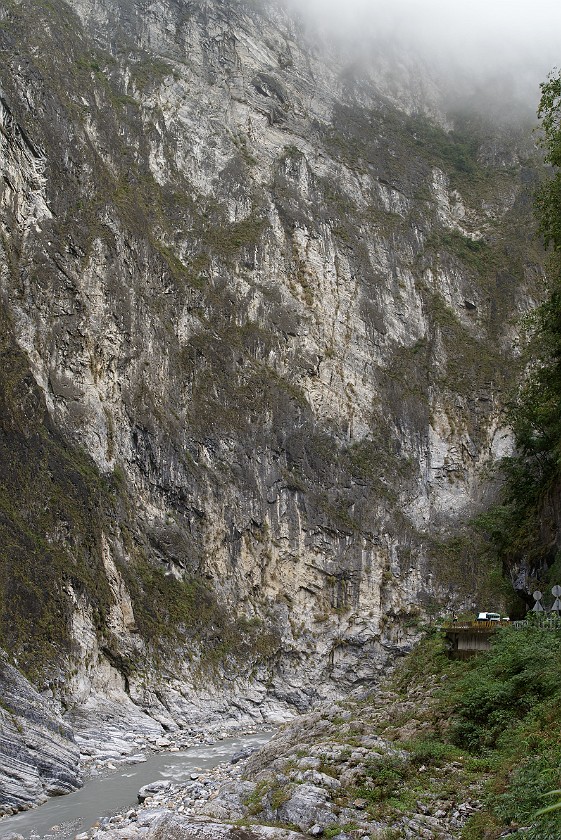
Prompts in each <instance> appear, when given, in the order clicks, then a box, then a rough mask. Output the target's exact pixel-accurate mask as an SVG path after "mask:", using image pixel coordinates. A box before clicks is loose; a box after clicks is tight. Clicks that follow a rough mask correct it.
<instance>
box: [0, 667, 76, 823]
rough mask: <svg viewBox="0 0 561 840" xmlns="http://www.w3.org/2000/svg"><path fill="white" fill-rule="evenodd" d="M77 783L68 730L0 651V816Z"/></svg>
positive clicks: (70, 737) (72, 746)
mask: <svg viewBox="0 0 561 840" xmlns="http://www.w3.org/2000/svg"><path fill="white" fill-rule="evenodd" d="M81 784H82V780H81V777H80V771H79V750H78V747H77V746H76V743H75V741H74V737H73V733H72V730H71V729H70V727H69V726H68V725H67V724H65V723H64V722H63V720H62V718H61V717H60V715H58V714H57V713H56V711H55V710H54V708H53V707H52V705H51V704H50V703H49V701H48V700H47V699H46V698H44V697H42V696H41V695H40V694H39V693H38V692H37V691H36V690H35V689H34V688H33V686H32V685H31V684H30V683H29V682H28V681H27V680H25V679H24V678H23V677H22V676H21V674H20V673H19V672H18V671H17V670H16V669H15V668H13V667H12V666H11V665H9V664H8V663H7V662H6V659H5V658H4V657H3V656H0V816H1V815H2V814H11V813H13V812H15V811H18V810H20V809H21V808H29V807H30V806H31V805H35V804H36V803H37V802H38V801H41V800H45V799H46V798H47V796H60V795H62V794H65V793H69V792H70V791H72V790H76V788H78V787H80V785H81Z"/></svg>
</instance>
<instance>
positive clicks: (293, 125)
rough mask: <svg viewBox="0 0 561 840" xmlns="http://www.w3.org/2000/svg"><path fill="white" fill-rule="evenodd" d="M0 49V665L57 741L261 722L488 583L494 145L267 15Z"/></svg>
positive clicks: (517, 168)
mask: <svg viewBox="0 0 561 840" xmlns="http://www.w3.org/2000/svg"><path fill="white" fill-rule="evenodd" d="M31 19H33V20H34V21H35V25H34V26H33V27H32V28H31V27H30V26H29V20H31ZM0 50H1V53H2V65H1V67H2V69H1V71H0V72H1V77H0V87H1V90H0V105H1V109H0V155H1V158H0V159H1V161H2V176H3V177H2V181H1V182H0V224H1V233H2V237H1V249H2V262H1V264H0V283H1V291H2V297H3V306H4V308H5V315H3V319H4V322H3V354H4V357H5V360H6V364H5V365H4V366H3V367H4V369H3V372H2V374H3V376H4V377H5V380H6V384H5V389H4V400H5V409H4V412H3V420H2V429H3V435H4V438H3V440H4V444H3V446H4V455H5V460H6V463H7V464H9V465H10V469H9V471H8V472H7V474H6V476H7V477H6V479H5V480H4V483H3V495H2V520H1V522H2V528H3V533H5V534H10V535H11V537H10V540H8V541H6V540H4V548H3V549H2V550H3V554H2V588H1V594H2V599H3V602H2V603H3V607H2V614H1V616H0V625H1V640H2V643H3V645H4V646H5V647H9V650H10V652H11V653H12V655H13V656H14V657H15V659H14V661H15V662H17V663H18V664H19V665H20V666H21V667H22V668H24V669H25V670H26V672H27V673H28V674H29V673H30V674H32V676H33V677H34V679H36V680H37V682H38V683H39V684H42V683H45V682H48V683H49V685H50V687H51V689H52V690H53V691H54V692H55V694H56V696H58V697H60V698H61V699H62V701H63V703H64V704H65V707H66V708H67V709H68V715H69V719H72V720H73V721H74V723H75V725H76V726H77V727H78V729H79V730H84V729H87V728H88V726H92V725H93V724H92V720H93V718H92V715H93V714H94V712H95V710H99V709H105V708H106V705H105V704H110V705H111V704H112V705H111V708H112V709H113V710H115V709H118V710H119V713H120V714H121V716H122V719H123V721H126V720H127V719H129V720H130V716H131V715H132V716H134V715H136V714H137V712H138V709H145V710H147V711H149V713H150V714H151V715H153V716H154V717H155V719H156V720H157V721H159V723H160V724H161V725H163V726H165V727H168V728H169V727H174V726H176V725H178V724H179V725H185V723H186V722H189V721H191V722H192V721H197V720H201V719H204V718H206V719H208V718H212V717H213V716H215V717H216V719H218V718H224V717H230V718H240V717H245V718H249V717H255V716H256V715H265V716H267V715H271V714H277V713H280V711H281V710H282V709H284V708H286V707H289V708H295V707H296V708H306V707H307V706H308V705H309V704H310V702H312V701H313V700H314V699H315V698H317V697H319V696H325V695H329V694H337V693H340V692H342V691H346V690H348V689H350V688H352V687H353V686H355V685H357V684H360V683H361V682H362V681H365V680H371V679H373V678H375V677H376V674H377V673H378V672H379V671H380V670H381V669H383V668H384V665H385V663H386V661H387V659H388V657H391V656H392V655H393V654H394V653H395V652H397V651H399V650H400V649H401V648H403V649H406V648H407V646H408V644H409V642H410V640H411V639H412V638H414V636H415V635H416V632H417V631H416V627H415V621H416V619H417V618H418V617H419V616H423V615H426V613H427V612H430V611H431V610H432V609H434V608H435V605H438V604H440V605H445V606H455V607H456V608H459V607H461V606H462V605H466V604H470V603H471V604H472V603H474V601H475V600H476V599H477V598H482V597H484V596H485V595H487V594H488V593H489V592H492V591H494V590H493V588H492V584H491V583H490V582H489V575H488V574H487V572H486V570H484V569H482V568H481V566H480V564H478V562H477V558H476V557H475V556H474V554H473V548H472V546H471V545H470V543H469V541H466V540H464V541H462V538H461V535H462V529H463V527H464V525H465V523H466V521H467V520H468V519H469V517H470V516H471V515H472V514H473V513H474V512H475V511H477V510H478V509H479V507H480V506H481V505H482V504H483V503H484V501H485V493H486V492H488V491H487V489H486V488H487V483H486V482H487V479H486V478H482V474H483V473H484V472H485V469H486V468H487V467H488V466H489V465H491V464H492V463H493V462H494V460H495V459H496V458H497V457H498V456H500V455H501V454H503V453H505V452H506V451H508V448H509V446H510V437H509V432H508V429H506V428H505V427H504V421H503V419H502V410H503V404H504V399H505V395H506V393H507V389H508V386H509V382H510V381H511V377H512V374H513V371H514V369H515V366H516V362H515V355H516V354H515V352H514V344H515V340H516V329H515V322H516V319H517V317H518V315H519V313H520V312H521V311H524V310H525V309H527V307H528V306H529V301H531V299H532V297H533V296H536V295H537V294H539V291H538V289H539V281H540V278H541V267H540V253H539V251H538V250H537V249H536V246H535V245H534V244H533V239H532V222H531V194H532V190H533V185H534V183H535V180H536V177H537V175H536V171H537V169H536V167H537V166H538V164H537V163H536V161H535V160H534V151H533V146H532V138H531V134H530V131H529V129H528V127H527V126H525V125H516V124H515V123H514V121H513V122H512V123H511V124H510V125H493V124H491V122H490V121H489V120H487V119H485V118H484V117H479V116H477V114H476V113H475V112H473V111H472V112H469V113H468V112H465V113H463V114H462V113H451V112H450V110H449V109H447V108H446V107H445V105H444V101H445V100H444V98H443V96H442V92H441V91H440V89H439V84H438V82H437V81H435V80H434V79H431V78H430V75H429V74H428V71H426V69H425V68H423V67H421V66H420V65H419V64H418V63H415V62H414V61H413V59H411V58H408V57H403V56H400V57H398V58H399V64H396V63H395V62H396V61H397V59H396V57H395V56H394V57H393V59H392V58H391V57H390V56H389V55H384V54H382V53H380V54H377V55H375V56H369V55H367V54H366V53H365V54H364V55H361V56H360V57H357V56H354V60H353V61H351V60H349V58H348V57H347V55H346V53H345V49H344V47H343V46H341V45H329V44H326V43H324V42H322V41H321V40H320V39H319V37H318V36H315V35H314V34H313V32H311V31H308V32H306V30H305V27H303V26H302V25H301V22H299V21H298V20H296V19H295V18H294V17H293V16H291V15H290V14H288V13H287V12H286V11H285V10H283V8H282V7H281V6H279V5H276V4H270V5H267V4H263V5H260V4H258V3H252V2H247V3H241V2H235V0H229V2H223V3H219V2H211V1H210V0H209V2H206V1H205V0H201V2H180V0H164V2H157V3H156V2H154V3H151V2H133V0H91V1H90V0H78V2H75V3H73V4H71V5H70V4H68V5H67V4H66V3H64V2H63V1H62V0H52V2H48V3H47V2H41V0H7V2H6V3H5V4H4V7H3V10H2V12H1V20H0ZM451 536H454V537H455V539H454V540H453V541H452V542H451V541H450V537H451ZM39 579H41V582H42V583H43V584H44V588H43V587H42V586H40V585H38V582H39ZM45 592H46V595H47V597H44V595H45ZM25 604H28V605H31V610H32V612H33V613H34V615H35V620H34V622H33V624H32V626H30V625H29V623H28V622H26V618H25V616H26V609H27V608H24V605H25ZM45 646H47V647H48V649H49V663H51V664H49V665H48V667H46V660H45V655H44V653H45ZM209 675H214V677H215V684H214V685H213V683H212V681H211V682H209V681H208V677H209ZM123 725H125V724H123Z"/></svg>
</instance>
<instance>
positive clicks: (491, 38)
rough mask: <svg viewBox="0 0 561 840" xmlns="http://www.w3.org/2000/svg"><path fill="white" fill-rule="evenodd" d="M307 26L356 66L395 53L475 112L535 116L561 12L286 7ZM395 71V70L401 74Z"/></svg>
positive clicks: (448, 6)
mask: <svg viewBox="0 0 561 840" xmlns="http://www.w3.org/2000/svg"><path fill="white" fill-rule="evenodd" d="M286 2H287V3H288V5H289V6H290V7H291V8H292V9H293V11H294V12H295V13H296V14H300V15H302V16H303V17H304V18H305V20H306V21H307V24H308V26H309V27H310V28H311V29H312V30H314V31H316V32H321V33H322V34H323V36H324V37H325V38H327V39H337V40H338V41H339V43H340V44H344V45H345V48H346V49H347V50H348V51H349V55H352V56H353V57H354V58H355V59H356V57H357V56H362V58H363V59H367V58H368V57H369V58H370V59H371V60H375V58H376V54H377V53H379V52H385V51H390V52H393V51H397V52H399V53H400V54H401V56H402V57H403V56H404V55H407V56H408V57H409V60H411V61H421V62H423V63H424V65H425V68H426V71H428V72H430V73H432V74H434V75H435V76H436V77H437V78H438V79H439V81H440V83H443V82H445V84H446V86H447V87H448V89H449V91H450V95H451V97H454V96H455V97H458V96H460V97H461V100H462V101H463V102H465V103H467V104H468V105H469V106H470V107H474V108H477V105H478V102H480V103H481V104H482V105H483V107H484V108H486V107H487V103H488V102H493V103H495V104H498V103H502V104H503V105H505V97H506V98H507V100H508V102H507V104H508V107H512V108H514V107H516V108H519V109H520V110H521V111H525V112H527V114H528V115H534V114H535V110H536V103H537V101H538V99H539V84H540V82H542V81H543V80H544V79H545V78H546V77H547V75H548V74H549V73H550V72H551V70H552V69H553V68H554V67H555V66H556V65H557V64H559V62H560V61H561V50H560V46H559V32H560V31H561V6H560V5H559V4H558V3H554V2H549V0H540V2H537V3H530V2H503V0H491V2H484V0H475V1H474V2H471V3H450V2H446V0H417V2H415V0H396V2H393V3H389V2H385V0H349V2H337V0H304V2H298V3H296V2H292V0H286ZM396 72H397V68H396Z"/></svg>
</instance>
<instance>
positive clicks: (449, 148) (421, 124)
mask: <svg viewBox="0 0 561 840" xmlns="http://www.w3.org/2000/svg"><path fill="white" fill-rule="evenodd" d="M406 129H407V130H408V131H409V132H410V134H411V136H412V137H413V139H414V142H415V145H416V146H417V149H418V150H419V151H420V152H421V153H422V154H428V155H429V156H430V157H431V160H433V161H434V162H435V163H440V164H442V162H444V163H445V164H447V166H448V168H450V169H452V171H453V172H456V173H459V174H464V175H473V174H474V173H475V172H476V170H477V165H478V164H477V152H478V149H479V142H478V140H477V138H476V137H475V135H474V134H472V133H469V132H468V131H466V130H465V126H464V130H463V131H450V132H447V131H444V129H443V128H441V127H440V126H438V125H435V124H434V123H432V122H431V121H430V120H428V119H427V118H426V117H425V116H423V115H420V114H417V115H414V116H412V117H410V118H409V119H408V121H407V124H406Z"/></svg>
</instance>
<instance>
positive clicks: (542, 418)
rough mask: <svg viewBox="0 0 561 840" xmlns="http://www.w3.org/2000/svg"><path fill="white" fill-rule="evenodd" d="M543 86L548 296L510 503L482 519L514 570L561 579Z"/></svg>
mask: <svg viewBox="0 0 561 840" xmlns="http://www.w3.org/2000/svg"><path fill="white" fill-rule="evenodd" d="M541 89H542V95H541V100H540V105H539V110H538V116H539V117H540V118H541V121H542V129H543V134H542V145H543V147H544V149H545V153H546V154H545V158H546V162H547V163H548V164H549V165H550V166H551V175H550V177H549V178H548V180H546V181H545V182H544V183H543V184H542V185H541V186H540V188H539V190H538V192H537V197H536V202H535V204H536V213H537V217H538V221H539V230H540V233H541V234H542V236H543V239H544V242H545V245H546V246H547V247H549V249H550V250H549V262H548V294H547V298H546V300H545V301H544V302H543V303H542V304H541V306H539V307H538V308H537V309H536V310H535V312H534V313H533V314H532V316H531V318H530V319H529V324H528V327H529V330H528V335H529V341H528V345H527V347H526V350H525V352H526V362H527V374H526V377H525V380H524V382H523V384H522V387H521V388H520V390H519V393H518V395H517V398H516V400H515V401H514V404H513V405H512V407H511V419H512V424H513V429H514V433H515V440H516V454H515V455H514V456H513V457H511V458H507V459H505V460H504V461H503V464H502V467H503V470H504V474H505V485H504V493H503V502H502V504H501V505H499V506H497V507H496V508H494V509H493V510H492V511H490V513H489V514H488V515H486V516H484V517H482V518H481V524H482V525H483V527H484V528H485V529H486V530H487V531H488V533H489V534H490V536H491V539H492V541H493V543H494V545H495V547H496V549H497V551H498V553H499V555H500V557H501V558H502V559H503V561H504V562H505V563H506V565H507V566H508V567H510V568H513V567H517V566H519V565H520V564H523V565H525V566H526V568H527V569H529V570H530V571H531V572H532V573H533V574H534V575H535V577H536V579H537V580H541V581H542V582H543V581H545V582H547V581H551V582H555V583H556V582H557V579H555V580H553V578H554V577H555V578H557V577H559V571H560V570H559V568H558V565H559V564H558V563H555V561H556V558H557V555H558V549H559V541H560V534H561V512H560V499H561V125H560V121H561V76H560V75H552V76H551V77H550V78H549V79H548V81H547V82H544V83H543V84H542V86H541ZM554 563H555V566H554V567H553V569H552V566H553V564H554ZM528 589H529V591H531V581H530V585H529V586H528Z"/></svg>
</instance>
